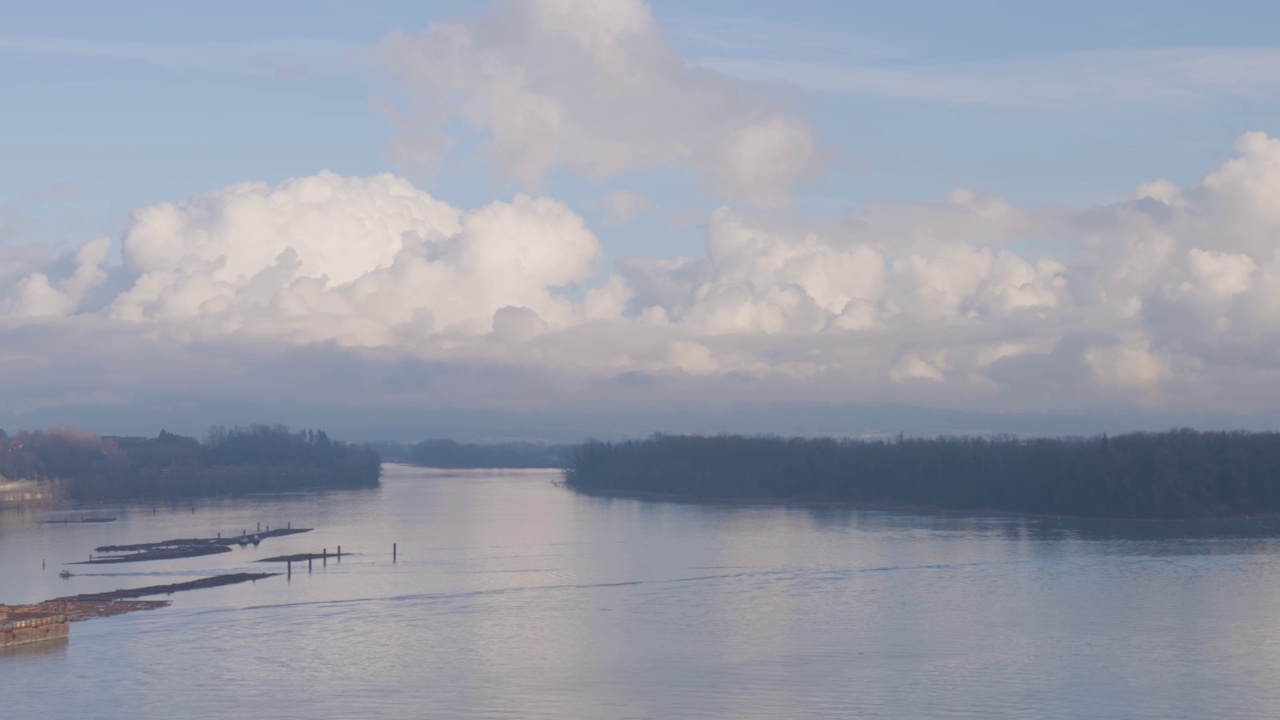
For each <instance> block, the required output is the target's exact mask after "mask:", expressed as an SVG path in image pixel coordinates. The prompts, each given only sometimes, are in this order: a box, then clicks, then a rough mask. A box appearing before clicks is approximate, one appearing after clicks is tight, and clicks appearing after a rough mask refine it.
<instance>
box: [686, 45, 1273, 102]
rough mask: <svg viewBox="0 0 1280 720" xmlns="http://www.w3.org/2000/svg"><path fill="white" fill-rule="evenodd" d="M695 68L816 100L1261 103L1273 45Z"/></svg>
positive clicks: (713, 63) (744, 61)
mask: <svg viewBox="0 0 1280 720" xmlns="http://www.w3.org/2000/svg"><path fill="white" fill-rule="evenodd" d="M694 61H695V62H697V63H698V64H700V65H702V66H704V67H708V68H712V69H715V70H717V71H719V72H723V73H725V74H726V75H730V76H733V77H737V78H742V79H746V80H763V81H770V82H785V83H791V84H794V85H797V86H799V87H802V88H804V89H806V90H811V91H815V92H824V93H838V94H847V95H857V96H867V97H882V98H892V99H898V100H913V101H923V102H942V103H955V104H973V105H988V106H1024V107H1039V108H1045V109H1053V110H1068V109H1075V110H1080V109H1086V110H1087V109H1100V108H1114V107H1117V106H1121V107H1131V106H1133V105H1135V104H1151V103H1170V102H1174V103H1178V102H1182V103H1185V102H1201V101H1208V100H1212V99H1214V98H1221V97H1240V98H1250V99H1266V98H1270V97H1272V96H1273V95H1274V93H1275V92H1276V91H1277V90H1280V47H1270V46H1266V47H1171V48H1155V49H1114V50H1088V51H1080V52H1068V53H1046V54H1039V55H1020V56H1012V57H1004V58H998V59H991V60H982V61H970V62H956V63H937V62H928V61H922V60H919V59H906V60H903V61H883V62H867V61H864V60H856V59H854V60H851V59H843V58H837V59H832V58H816V59H815V58H812V57H802V58H799V59H795V58H785V57H738V56H713V55H705V56H701V57H698V58H696V59H695V60H694Z"/></svg>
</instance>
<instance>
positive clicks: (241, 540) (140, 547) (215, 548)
mask: <svg viewBox="0 0 1280 720" xmlns="http://www.w3.org/2000/svg"><path fill="white" fill-rule="evenodd" d="M310 531H311V528H277V529H275V530H264V531H262V532H255V533H253V534H248V535H241V536H237V537H216V538H179V539H176V540H161V541H160V542H152V543H137V544H134V545H103V546H102V547H97V548H94V551H95V552H100V553H128V554H127V555H106V556H102V557H93V556H92V555H91V556H89V559H88V560H81V561H80V562H78V563H67V564H68V565H111V564H115V563H127V562H143V561H146V560H174V559H177V558H190V557H200V556H202V555H216V554H218V553H225V552H231V547H232V546H233V545H248V544H250V543H252V544H253V545H257V544H258V543H260V542H262V541H263V540H264V539H266V538H273V537H283V536H285V535H296V534H298V533H304V532H310Z"/></svg>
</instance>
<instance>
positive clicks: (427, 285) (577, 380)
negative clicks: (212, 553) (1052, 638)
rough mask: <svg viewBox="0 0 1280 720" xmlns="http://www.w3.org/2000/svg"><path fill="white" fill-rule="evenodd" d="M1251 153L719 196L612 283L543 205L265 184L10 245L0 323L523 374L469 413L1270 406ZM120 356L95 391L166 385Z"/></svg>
mask: <svg viewBox="0 0 1280 720" xmlns="http://www.w3.org/2000/svg"><path fill="white" fill-rule="evenodd" d="M1236 153H1237V154H1236V155H1235V156H1234V157H1232V158H1230V159H1228V160H1226V161H1224V162H1223V163H1221V164H1220V165H1219V166H1217V167H1215V168H1213V169H1211V170H1210V171H1209V172H1208V173H1207V174H1206V175H1205V176H1204V177H1203V178H1202V179H1201V180H1200V181H1199V182H1198V183H1196V184H1194V185H1192V186H1189V187H1178V186H1176V185H1174V184H1172V183H1169V182H1167V181H1160V180H1157V181H1153V182H1151V183H1147V184H1144V185H1142V186H1140V187H1138V188H1136V189H1135V192H1134V195H1133V199H1132V200H1130V201H1127V202H1123V203H1119V204H1115V205H1111V206H1106V207H1097V208H1090V209H1085V210H1080V211H1063V210H1054V211H1030V210H1024V209H1020V208H1017V207H1014V206H1012V205H1010V204H1009V203H1007V202H1004V201H1002V200H1001V199H1000V198H998V197H992V196H987V195H981V194H975V193H972V192H968V191H963V190H961V191H956V192H954V193H952V194H951V195H950V196H948V197H947V198H944V199H941V200H938V201H935V202H923V203H879V204H875V205H872V206H869V207H868V208H866V209H865V210H864V211H863V212H862V213H860V214H859V215H858V216H856V217H854V218H851V219H850V220H848V221H846V222H843V223H838V224H828V225H825V226H820V227H819V226H803V225H802V224H799V223H792V224H788V223H786V222H782V221H779V220H777V219H776V218H772V217H767V216H762V215H758V214H755V213H753V212H752V211H744V210H740V209H733V208H730V207H724V208H721V209H719V210H717V211H716V212H715V213H713V214H712V216H711V217H710V218H709V221H708V223H707V228H706V235H705V253H704V254H703V255H701V256H699V257H688V258H669V259H657V260H655V259H638V258H626V259H623V260H621V261H620V262H619V263H618V265H617V267H616V269H615V272H614V273H613V274H610V275H608V276H607V278H606V279H605V280H603V281H602V282H597V283H595V284H594V285H593V286H590V287H587V286H583V285H581V284H582V283H584V282H585V281H586V280H587V279H588V278H590V277H591V276H592V273H593V272H594V271H595V270H596V263H597V262H598V259H599V257H600V245H599V242H598V240H597V238H596V236H595V235H594V234H593V232H592V231H591V230H590V229H588V228H587V227H586V224H585V223H584V221H583V220H582V218H581V217H579V216H578V215H577V214H576V213H575V212H574V211H573V210H571V209H570V208H569V207H567V206H566V205H564V204H563V203H560V202H557V201H555V200H552V199H549V198H543V197H531V196H525V195H518V196H516V197H515V198H514V199H512V200H511V201H510V202H494V203H491V204H489V205H486V206H483V207H480V208H476V209H472V210H464V209H459V208H455V207H452V206H450V205H448V204H446V203H444V202H441V201H439V200H437V199H435V198H433V197H431V196H430V195H429V194H427V193H425V192H423V191H422V190H419V189H417V188H415V187H414V186H412V185H411V184H409V183H408V182H406V181H404V180H402V179H398V178H395V177H393V176H390V175H378V176H374V177H367V178H351V177H340V176H338V175H335V174H332V173H320V174H318V175H315V176H311V177H305V178H298V179H294V180H289V181H286V182H283V183H280V184H278V185H274V186H272V185H267V184H263V183H246V184H241V185H235V186H231V187H227V188H223V189H220V190H216V191H213V192H209V193H205V194H202V195H199V196H195V197H192V198H189V199H186V200H183V201H181V202H176V203H164V204H159V205H153V206H150V207H145V208H141V209H139V210H137V211H135V212H134V213H133V215H132V218H131V220H130V223H129V225H128V228H127V230H126V231H125V232H124V234H123V236H122V238H121V239H120V241H119V243H118V245H116V244H115V243H114V242H113V241H112V240H110V239H108V238H100V239H96V240H92V241H90V242H87V243H85V244H84V245H82V246H80V247H78V248H75V249H74V250H72V251H70V252H67V253H65V254H63V255H62V256H58V257H50V255H49V254H48V253H44V252H37V250H38V249H37V248H34V247H22V248H16V249H15V248H8V249H6V250H5V251H4V253H3V254H2V255H0V278H4V279H5V284H4V286H3V291H0V334H2V336H3V338H4V339H5V340H6V342H5V343H4V346H5V347H8V348H22V347H31V343H32V342H34V341H32V340H30V338H40V340H39V342H38V343H37V345H39V344H48V346H49V347H54V348H56V347H60V346H61V344H63V343H71V342H72V341H71V340H69V339H67V338H68V337H70V336H73V335H74V336H76V337H81V338H83V337H97V338H102V339H103V342H106V343H110V342H111V341H109V340H106V338H109V337H114V338H117V339H118V340H117V341H116V345H117V346H121V347H119V352H120V353H121V354H122V356H124V357H131V353H132V352H133V351H131V350H128V349H126V348H124V347H123V345H125V344H127V343H129V342H139V343H144V345H145V346H147V347H150V348H152V350H151V351H150V352H152V353H160V354H164V353H169V352H173V353H178V354H179V355H183V356H184V357H185V356H186V355H188V354H189V352H190V350H189V349H187V350H158V349H157V348H161V347H170V346H172V347H175V348H183V347H187V348H189V347H190V346H191V345H192V344H193V343H198V344H201V346H202V347H205V348H210V347H222V348H229V347H238V348H245V347H253V348H257V349H256V350H254V352H255V353H261V352H269V349H270V348H277V349H278V351H281V352H283V351H286V350H287V351H288V352H290V353H295V355H296V353H297V352H299V351H300V350H301V349H305V348H308V347H313V348H316V347H323V348H328V350H326V351H325V352H328V353H338V354H342V353H348V354H352V355H353V356H359V357H365V358H375V359H376V363H375V364H376V365H378V366H379V367H383V369H384V370H385V368H386V367H387V366H388V364H390V366H396V363H402V362H403V363H408V364H407V365H405V366H404V368H405V369H404V370H403V372H404V373H406V374H407V376H413V375H414V374H415V373H422V374H424V376H433V375H432V373H433V372H437V371H438V370H439V369H440V368H466V367H470V368H473V369H474V368H487V370H483V371H480V370H475V371H474V372H475V373H478V375H477V374H472V375H470V377H471V378H472V381H474V382H476V383H480V384H483V385H485V386H487V387H488V388H489V389H490V390H494V389H496V388H505V391H504V392H501V393H498V396H497V397H494V396H493V393H491V392H485V391H483V390H481V389H478V388H477V387H474V386H468V387H465V388H455V389H453V390H450V393H449V396H450V397H451V398H453V399H454V400H455V401H456V402H459V403H466V402H468V401H467V397H468V393H475V395H474V398H482V397H491V399H493V401H494V402H495V403H499V404H500V403H501V402H508V401H511V398H512V397H515V396H520V397H522V398H523V399H522V400H521V402H524V403H526V404H529V405H531V406H538V405H539V404H542V405H547V404H554V403H556V402H558V401H559V400H563V399H565V398H573V397H578V398H588V397H589V398H596V399H599V400H600V401H601V402H605V403H608V402H616V403H619V404H624V405H625V404H628V403H641V404H644V403H648V404H651V405H652V404H659V405H660V404H664V403H667V404H670V403H676V404H679V403H682V402H695V401H696V402H705V403H712V404H715V403H721V404H725V405H732V404H733V403H735V402H776V401H781V400H790V401H795V400H805V401H812V402H862V403H867V402H877V403H882V402H900V403H916V404H926V405H930V406H940V407H969V408H983V409H988V410H1006V411H1008V410H1017V411H1032V410H1034V411H1066V412H1071V411H1079V410H1084V409H1090V408H1094V409H1096V408H1106V407H1127V406H1135V405H1136V406H1142V407H1149V408H1160V407H1168V408H1189V407H1193V406H1200V407H1204V408H1206V409H1216V410H1224V411H1242V412H1244V411H1254V410H1261V409H1265V408H1266V407H1268V406H1270V405H1272V404H1273V403H1274V402H1275V401H1276V400H1277V398H1276V397H1274V395H1276V393H1275V392H1273V391H1271V390H1269V388H1271V387H1275V385H1274V383H1271V382H1270V381H1271V380H1272V379H1273V378H1274V377H1275V375H1276V370H1275V368H1276V367H1277V357H1276V348H1277V347H1280V345H1278V344H1277V340H1278V339H1280V337H1278V335H1280V252H1278V246H1277V243H1276V238H1277V237H1280V235H1278V234H1277V232H1278V231H1280V211H1277V206H1276V204H1275V203H1274V202H1273V200H1272V199H1273V198H1274V197H1276V196H1277V193H1280V139H1275V138H1270V137H1268V136H1266V135H1264V134H1262V133H1250V134H1247V135H1244V136H1242V137H1241V138H1240V139H1239V141H1238V142H1237V144H1236ZM1015 248H1020V249H1015ZM114 249H118V251H119V252H118V255H119V258H120V259H119V260H116V259H114V258H115V255H116V254H115V253H114V252H113V250H114ZM24 338H26V339H24ZM130 339H132V340H130ZM141 346H142V345H139V347H141ZM221 352H223V351H219V353H221ZM219 353H215V354H219ZM99 357H100V361H96V362H89V361H88V360H87V359H82V360H81V361H80V362H81V367H80V368H79V369H78V370H77V371H76V374H77V375H76V376H77V377H82V378H85V379H86V385H85V387H84V388H80V389H77V390H76V392H83V393H91V392H97V391H105V392H108V393H109V394H110V393H116V395H110V397H108V398H107V399H111V398H117V397H119V396H120V395H119V394H126V395H127V394H128V393H130V392H135V391H137V390H138V389H139V388H142V387H145V386H146V385H147V383H148V382H149V381H150V380H151V379H153V377H154V373H151V371H141V370H139V371H138V372H134V371H133V370H134V369H133V368H132V367H131V362H133V361H129V362H123V363H122V364H119V365H117V364H114V363H113V360H112V357H111V354H110V353H100V354H99ZM299 357H302V356H299ZM183 362H186V363H190V362H192V361H191V360H190V359H187V360H184V361H183ZM206 362H207V361H200V362H199V363H197V364H204V363H206ZM371 362H373V361H372V360H371ZM5 363H6V366H7V368H8V372H7V375H9V377H10V382H11V383H19V384H22V383H25V386H26V387H40V386H42V385H47V386H50V387H52V386H53V385H56V383H52V381H51V380H50V378H49V375H48V373H50V372H52V370H51V369H50V365H49V364H48V362H47V361H46V360H42V359H41V353H39V352H31V353H29V354H25V355H24V354H23V353H22V352H14V351H12V350H11V351H10V354H9V355H8V356H6V358H5ZM147 365H148V363H146V362H140V363H138V366H137V367H138V368H142V367H146V366H147ZM55 367H56V366H55ZM432 368H435V370H432ZM63 371H65V368H64V369H63ZM220 372H222V373H223V374H224V375H225V372H226V370H225V369H224V370H222V371H220ZM469 372H470V371H469ZM463 375H467V373H464V374H463ZM497 376H502V377H506V378H513V377H519V378H523V379H524V380H523V381H522V382H521V383H516V384H512V383H510V382H508V381H499V380H496V379H495V378H496V377H497ZM477 378H483V379H482V380H481V379H477ZM175 382H176V381H175ZM406 382H408V385H409V386H411V387H415V388H417V390H415V391H414V392H427V391H426V390H425V389H424V388H425V387H428V386H432V383H426V384H425V385H419V384H415V383H414V382H412V381H406ZM526 382H527V384H524V383H526ZM518 388H523V389H522V390H521V389H518ZM433 392H437V393H438V392H440V388H438V387H436V388H435V389H434V390H433ZM396 393H401V395H402V396H403V397H413V396H414V393H413V392H410V393H407V394H406V393H402V392H401V391H399V390H397V391H396V392H393V393H392V395H393V396H394V395H396ZM102 397H106V396H101V397H99V399H100V400H101V399H102ZM474 398H473V401H472V402H475V403H483V402H485V401H484V400H481V399H474ZM37 401H40V399H39V398H28V399H27V400H26V401H25V402H37ZM43 401H44V402H49V401H50V400H49V399H48V398H47V397H46V398H45V399H44V400H43Z"/></svg>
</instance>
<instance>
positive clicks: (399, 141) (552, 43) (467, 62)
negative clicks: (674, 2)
mask: <svg viewBox="0 0 1280 720" xmlns="http://www.w3.org/2000/svg"><path fill="white" fill-rule="evenodd" d="M377 57H378V60H379V62H380V63H381V64H382V65H383V66H384V67H386V68H388V69H389V70H390V71H391V72H392V73H393V75H394V76H395V77H397V78H398V79H399V80H400V82H401V84H402V85H403V87H404V88H405V89H406V91H407V95H408V97H409V98H410V105H409V107H408V109H407V110H405V111H399V110H394V111H392V113H391V114H392V116H393V119H394V120H395V121H396V123H397V124H398V125H399V126H400V127H401V129H402V132H401V134H400V135H399V136H398V137H397V138H396V140H395V141H394V142H393V144H392V146H391V149H390V150H391V154H392V157H393V158H395V159H397V160H400V161H402V162H405V163H407V164H410V165H413V164H424V163H426V164H430V163H431V162H433V161H435V160H438V156H439V155H440V154H441V153H442V152H445V151H447V150H448V149H449V148H450V147H452V146H453V145H454V143H453V140H452V139H451V138H449V137H447V136H446V135H445V133H444V130H443V127H444V126H445V124H446V123H449V122H450V121H452V120H454V119H461V120H462V121H464V122H466V123H468V124H469V125H471V126H472V127H473V128H475V129H476V130H478V131H480V132H481V133H483V134H484V135H485V136H486V137H487V139H488V143H489V152H490V153H491V154H492V157H493V159H494V160H495V161H496V162H497V164H498V166H499V167H500V168H501V170H502V171H503V172H504V174H505V175H507V176H508V177H509V178H512V179H514V180H516V181H518V182H520V183H522V184H523V185H524V186H525V187H527V188H536V187H537V186H538V183H539V181H540V180H541V179H542V178H543V177H544V176H545V175H546V174H547V173H548V172H550V171H552V170H554V169H556V168H558V167H567V168H569V169H571V170H573V171H575V172H579V173H582V174H585V175H587V176H589V177H592V178H597V179H599V178H607V177H612V176H616V175H620V174H623V173H629V172H634V171H638V170H647V169H652V168H679V169H687V170H689V171H690V172H691V173H692V174H693V175H694V176H695V177H697V178H698V179H699V180H701V181H702V182H704V183H705V184H706V186H707V187H709V188H711V189H713V190H714V191H716V192H718V193H720V194H722V195H723V196H725V197H727V198H730V199H733V200H739V201H747V202H753V203H759V204H767V205H776V204H781V203H785V202H786V201H787V200H788V198H789V196H790V193H791V191H792V190H793V189H794V188H795V187H796V186H797V185H799V184H801V183H804V182H806V181H809V180H813V179H815V178H816V177H817V176H818V175H819V174H820V173H821V170H822V166H823V160H822V158H823V153H822V149H821V147H820V144H819V141H818V139H817V137H816V132H815V130H814V128H813V126H812V124H811V123H810V122H809V120H808V119H807V118H806V117H804V116H803V115H801V114H800V113H798V112H795V111H794V110H792V109H791V105H792V101H791V100H790V98H789V97H787V96H786V95H785V94H784V93H783V92H782V91H781V90H780V89H778V88H776V87H768V86H764V85H761V84H758V83H749V82H743V81H739V80H733V79H730V78H729V77H727V76H725V75H722V74H720V73H718V72H715V71H712V70H707V69H700V68H694V67H692V66H690V65H689V64H688V63H686V62H685V60H684V59H683V58H682V57H681V56H680V55H679V53H678V52H677V50H676V49H675V47H674V46H673V45H672V44H671V43H670V42H668V41H667V40H666V38H665V37H664V36H663V34H662V31H661V29H660V28H659V27H658V25H657V23H656V22H655V21H654V18H653V15H652V13H651V11H650V9H649V7H648V6H647V5H646V4H645V3H644V2H642V1H641V0H501V1H500V2H498V3H496V4H495V6H494V7H493V8H492V9H491V10H490V11H489V12H487V13H485V14H482V15H479V16H475V17H469V18H466V19H462V20H457V21H450V22H439V23H435V24H433V25H431V26H430V27H428V28H427V29H426V30H424V31H423V32H421V33H416V34H404V33H394V34H392V35H391V36H389V37H388V38H386V40H384V41H383V43H382V45H381V47H380V48H379V51H378V53H377Z"/></svg>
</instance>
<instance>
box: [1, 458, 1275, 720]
mask: <svg viewBox="0 0 1280 720" xmlns="http://www.w3.org/2000/svg"><path fill="white" fill-rule="evenodd" d="M556 477H557V476H556V474H555V473H546V472H539V471H529V472H515V473H499V472H466V473H443V472H436V471H427V470H421V469H414V468H407V467H402V466H387V467H386V469H385V477H384V483H383V487H382V488H381V489H380V490H375V491H364V492H353V493H337V494H328V495H302V496H287V497H279V496H277V497H270V498H253V499H247V500H246V499H241V500H235V501H210V502H202V503H197V504H196V505H195V506H194V507H192V506H184V507H168V508H166V507H160V508H155V509H152V508H149V507H148V508H140V507H129V508H124V509H118V510H112V511H110V512H109V513H108V514H111V515H116V516H118V517H119V518H120V520H119V521H117V522H115V523H111V524H104V525H79V526H77V525H67V526H50V525H37V524H35V520H38V519H43V518H45V517H47V515H45V514H39V513H27V512H5V513H0V602H4V603H20V602H28V601H36V600H42V599H46V598H50V597H56V596H60V595H69V594H74V593H80V592H89V591H95V590H109V589H117V588H124V587H136V586H142V585H151V584H159V583H170V582H180V581H183V580H187V579H192V578H196V577H203V576H205V575H208V574H210V573H211V572H229V571H260V570H262V569H263V568H264V566H263V565H259V564H255V563H254V562H253V561H254V560H256V559H259V558H262V557H268V556H270V555H277V554H282V553H292V552H307V551H317V552H318V551H319V550H320V549H321V548H325V547H327V548H329V550H330V552H333V551H334V550H335V549H336V547H337V546H338V545H341V546H342V548H343V552H344V553H355V554H353V555H348V556H345V557H344V558H343V560H342V562H341V563H340V564H339V563H337V562H333V561H330V562H329V563H328V564H327V565H321V564H320V563H316V564H315V567H314V570H313V572H311V573H307V571H306V569H305V566H302V568H301V570H300V571H299V569H298V567H297V566H295V572H294V574H293V576H292V578H288V579H286V578H285V577H283V576H281V577H275V578H270V579H267V580H262V581H259V582H257V583H254V584H245V585H239V586H234V587H227V588H219V589H213V590H201V591H195V592H190V593H182V594H179V595H175V596H173V601H174V602H173V605H172V606H171V607H168V608H165V609H162V610H157V611H152V612H142V613H134V614H131V615H125V616H120V617H115V618H105V619H97V620H90V621H87V622H82V623H77V624H75V625H74V626H73V627H72V637H71V639H70V641H69V642H67V643H61V644H54V645H51V646H49V647H45V648H41V649H40V650H39V651H34V652H33V651H28V652H24V653H22V654H13V653H10V654H8V655H0V683H2V685H0V687H2V688H3V689H0V694H2V695H0V717H3V718H5V720H19V719H25V718H72V717H78V718H127V719H129V720H139V719H145V718H156V719H162V720H172V719H173V718H183V717H200V718H237V719H242V718H246V717H248V718H329V717H343V718H419V717H423V718H472V717H476V718H499V717H502V718H593V719H594V718H790V717H803V718H847V717H859V718H1067V717H1071V718H1275V717H1280V526H1277V525H1276V524H1275V523H1240V524H1231V525H1225V524H1218V525H1192V526H1185V525H1176V524H1168V525H1164V524H1125V523H1081V522H1059V521H1052V520H1024V519H1011V518H954V517H930V516H919V515H904V514H894V513H883V512H863V511H851V510H843V509H805V508H787V507H772V506H768V507H758V506H716V505H682V504H674V503H648V502H641V501H635V500H622V499H600V498H587V497H580V496H577V495H574V494H573V493H571V492H569V491H567V490H564V489H561V488H558V487H555V486H554V485H552V483H551V481H552V480H554V479H555V478H556ZM259 522H261V523H262V524H263V525H271V526H272V527H275V526H283V525H285V524H286V523H292V524H293V525H294V526H314V527H316V528H317V529H316V531H315V532H312V533H307V534H303V535H296V536H292V537H288V538H279V539H271V540H267V541H265V542H263V544H262V545H261V546H260V547H259V548H257V549H253V548H248V549H244V550H236V551H235V552H233V553H229V554H223V555H214V556H209V557H204V558H194V559H186V560H170V561H161V562H153V563H138V564H131V565H116V566H70V569H71V570H72V571H73V572H76V573H77V575H76V576H74V577H72V578H70V579H66V580H63V579H60V578H59V577H58V576H57V573H58V570H60V569H62V565H60V563H62V562H70V561H75V560H79V559H87V556H88V553H89V552H90V550H91V549H92V548H93V547H95V546H98V545H104V544H116V543H129V542H145V541H154V540H161V539H166V538H171V537H191V536H212V535H213V534H214V533H216V532H222V533H224V534H226V533H239V532H240V530H242V529H248V530H253V529H254V528H255V527H256V525H257V523H259ZM392 543H398V545H399V558H398V560H399V561H398V562H396V563H395V564H392V562H391V545H392ZM42 559H44V560H46V561H47V568H46V569H43V570H42V569H41V567H40V562H41V560H42Z"/></svg>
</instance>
